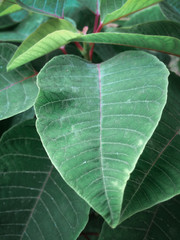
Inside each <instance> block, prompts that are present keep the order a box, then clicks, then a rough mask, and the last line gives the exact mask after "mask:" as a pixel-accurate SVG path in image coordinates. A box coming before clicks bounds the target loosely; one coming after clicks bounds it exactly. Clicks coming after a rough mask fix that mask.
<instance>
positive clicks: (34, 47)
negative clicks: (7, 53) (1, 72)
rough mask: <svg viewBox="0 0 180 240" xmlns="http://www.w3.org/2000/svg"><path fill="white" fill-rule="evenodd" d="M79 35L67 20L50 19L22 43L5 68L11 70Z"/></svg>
mask: <svg viewBox="0 0 180 240" xmlns="http://www.w3.org/2000/svg"><path fill="white" fill-rule="evenodd" d="M80 35H81V34H79V33H77V32H76V29H75V27H74V26H73V25H72V24H71V23H70V22H68V21H67V20H63V19H61V20H58V19H50V20H49V21H48V22H46V23H44V24H42V25H41V26H40V27H39V28H38V29H37V30H36V31H35V32H34V33H32V34H31V35H30V36H29V37H28V38H27V39H26V40H25V41H24V42H23V43H22V45H21V46H20V47H19V48H18V49H17V51H16V52H15V54H14V56H13V57H12V59H11V60H10V62H9V63H8V67H7V69H8V70H12V69H14V68H16V67H19V66H21V65H23V64H25V63H27V62H30V61H32V60H34V59H36V58H38V57H41V56H43V55H45V54H47V53H49V52H51V51H53V50H55V49H57V48H59V47H61V46H64V45H66V44H67V43H68V42H69V41H70V40H71V39H73V38H75V37H78V36H80Z"/></svg>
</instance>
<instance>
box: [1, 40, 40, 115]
mask: <svg viewBox="0 0 180 240" xmlns="http://www.w3.org/2000/svg"><path fill="white" fill-rule="evenodd" d="M16 49H17V47H16V46H15V45H12V44H7V43H1V44H0V70H1V74H0V119H5V118H9V117H11V116H13V115H16V114H18V113H20V112H23V111H25V110H27V109H29V108H30V107H32V105H33V104H34V102H35V99H36V96H37V92H38V89H37V86H36V82H35V79H36V77H35V75H36V74H35V73H34V70H33V68H32V67H31V65H26V66H23V67H21V68H18V69H16V70H13V71H11V72H10V73H8V72H7V71H6V66H7V63H8V61H9V60H10V59H11V57H12V55H13V54H14V52H15V50H16Z"/></svg>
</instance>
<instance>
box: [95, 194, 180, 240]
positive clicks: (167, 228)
mask: <svg viewBox="0 0 180 240" xmlns="http://www.w3.org/2000/svg"><path fill="white" fill-rule="evenodd" d="M179 219H180V196H177V197H175V198H173V199H171V200H169V201H167V202H165V203H162V204H159V205H158V206H156V207H153V208H151V209H149V210H146V211H143V212H141V213H138V214H136V215H135V216H133V217H131V218H130V219H128V220H127V221H125V222H123V223H122V224H120V225H119V226H118V227H117V228H116V229H115V230H113V229H111V228H110V227H108V226H107V224H104V226H103V229H102V232H101V235H100V238H99V240H109V239H113V240H120V239H121V240H127V239H128V240H142V239H163V240H169V239H174V240H175V239H179V236H180V228H179V224H180V220H179Z"/></svg>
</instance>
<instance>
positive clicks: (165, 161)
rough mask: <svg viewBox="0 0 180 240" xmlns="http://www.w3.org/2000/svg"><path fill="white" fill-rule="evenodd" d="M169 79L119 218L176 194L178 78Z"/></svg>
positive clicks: (179, 141) (179, 130) (179, 186)
mask: <svg viewBox="0 0 180 240" xmlns="http://www.w3.org/2000/svg"><path fill="white" fill-rule="evenodd" d="M169 79H170V83H169V89H168V100H167V104H166V106H165V109H164V111H163V115H162V118H161V121H160V123H159V125H158V127H157V129H156V131H155V132H154V134H153V136H152V138H151V139H150V141H149V142H148V144H147V146H146V148H145V150H144V152H143V154H142V155H141V156H140V159H139V161H138V163H137V165H136V168H135V170H134V171H133V173H132V174H131V177H130V179H129V181H128V183H127V186H126V190H125V195H124V202H123V209H122V213H121V221H124V220H125V219H127V218H128V217H130V216H132V215H133V214H135V213H136V212H139V211H142V210H144V209H147V208H149V207H151V206H154V205H155V204H157V203H160V202H162V201H166V200H168V199H170V198H172V197H173V196H175V195H177V194H180V178H179V174H180V161H179V149H180V115H179V109H180V94H179V91H180V81H179V80H180V79H179V77H177V76H176V75H175V74H171V75H170V78H169ZM162 239H163V238H162Z"/></svg>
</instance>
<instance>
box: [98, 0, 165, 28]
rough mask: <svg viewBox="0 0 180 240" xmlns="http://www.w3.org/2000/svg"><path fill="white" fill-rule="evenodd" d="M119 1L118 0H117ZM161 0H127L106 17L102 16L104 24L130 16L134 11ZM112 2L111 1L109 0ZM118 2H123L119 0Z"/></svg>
mask: <svg viewBox="0 0 180 240" xmlns="http://www.w3.org/2000/svg"><path fill="white" fill-rule="evenodd" d="M116 1H118V0H116ZM160 1H161V0H148V1H147V0H141V1H139V0H127V1H126V3H125V4H124V5H123V6H122V7H121V8H120V9H117V10H115V11H114V12H112V13H109V14H107V15H106V16H105V17H104V18H102V21H103V24H104V25H105V24H108V23H110V22H114V21H115V20H118V19H119V18H122V17H125V16H128V15H129V14H132V13H134V12H137V11H139V10H141V9H143V8H146V7H149V6H151V5H153V4H156V3H158V2H160ZM109 2H110V1H109ZM118 2H122V0H119V1H118ZM111 4H112V3H111Z"/></svg>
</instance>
